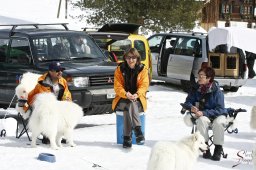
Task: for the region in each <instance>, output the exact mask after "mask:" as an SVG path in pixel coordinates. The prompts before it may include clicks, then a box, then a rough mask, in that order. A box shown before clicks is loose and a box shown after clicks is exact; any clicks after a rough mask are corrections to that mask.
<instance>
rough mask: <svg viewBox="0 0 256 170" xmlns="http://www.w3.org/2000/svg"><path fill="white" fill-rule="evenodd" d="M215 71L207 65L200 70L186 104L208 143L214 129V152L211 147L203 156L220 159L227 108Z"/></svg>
mask: <svg viewBox="0 0 256 170" xmlns="http://www.w3.org/2000/svg"><path fill="white" fill-rule="evenodd" d="M214 76H215V71H214V69H213V68H211V67H205V68H202V69H200V70H199V71H198V81H197V83H196V84H195V85H194V86H193V87H192V89H191V91H190V92H189V94H188V96H187V98H186V102H185V104H186V105H187V106H188V107H189V108H190V110H191V112H192V113H193V115H194V116H195V118H196V127H197V130H198V131H199V132H200V133H201V134H202V135H203V136H204V138H205V141H206V143H207V144H208V140H209V134H208V130H209V128H210V127H211V128H212V131H213V143H214V145H215V149H214V153H213V155H211V152H210V149H208V150H207V151H206V152H205V153H204V154H203V158H205V159H212V160H215V161H219V160H220V157H221V154H222V153H223V148H222V145H223V143H224V131H225V124H226V116H227V110H226V109H225V105H224V94H223V92H222V91H221V90H220V87H219V85H218V82H216V81H214Z"/></svg>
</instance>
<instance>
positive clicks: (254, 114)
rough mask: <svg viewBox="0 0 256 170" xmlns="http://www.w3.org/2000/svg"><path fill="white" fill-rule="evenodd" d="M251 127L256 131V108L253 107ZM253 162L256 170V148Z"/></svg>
mask: <svg viewBox="0 0 256 170" xmlns="http://www.w3.org/2000/svg"><path fill="white" fill-rule="evenodd" d="M250 126H251V128H252V129H256V106H253V107H252V110H251V120H250ZM252 162H253V166H254V169H255V170H256V147H255V148H254V150H253V154H252Z"/></svg>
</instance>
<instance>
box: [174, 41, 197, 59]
mask: <svg viewBox="0 0 256 170" xmlns="http://www.w3.org/2000/svg"><path fill="white" fill-rule="evenodd" d="M201 44H202V43H201V41H200V40H199V39H196V38H190V37H180V38H179V39H178V41H177V43H176V47H175V51H174V53H175V54H178V55H186V56H192V57H202V45H201Z"/></svg>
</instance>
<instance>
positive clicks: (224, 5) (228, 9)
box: [222, 4, 231, 14]
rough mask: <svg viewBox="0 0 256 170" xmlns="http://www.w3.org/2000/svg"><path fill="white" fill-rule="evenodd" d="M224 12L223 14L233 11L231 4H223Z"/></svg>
mask: <svg viewBox="0 0 256 170" xmlns="http://www.w3.org/2000/svg"><path fill="white" fill-rule="evenodd" d="M222 13H223V14H229V13H231V5H227V4H222Z"/></svg>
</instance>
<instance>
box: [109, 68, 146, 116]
mask: <svg viewBox="0 0 256 170" xmlns="http://www.w3.org/2000/svg"><path fill="white" fill-rule="evenodd" d="M148 87H149V78H148V70H147V68H146V67H144V68H143V70H142V71H141V72H140V73H139V74H138V77H137V92H136V93H137V94H138V97H139V99H140V101H141V104H142V107H143V110H144V111H146V110H147V100H146V92H147V90H148ZM114 90H115V92H116V97H115V98H114V100H113V102H112V109H113V110H115V108H116V106H117V103H118V101H119V100H120V99H121V98H124V99H127V97H126V93H127V92H126V91H125V88H124V77H123V74H122V72H121V69H120V66H118V67H117V68H116V70H115V75H114Z"/></svg>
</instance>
